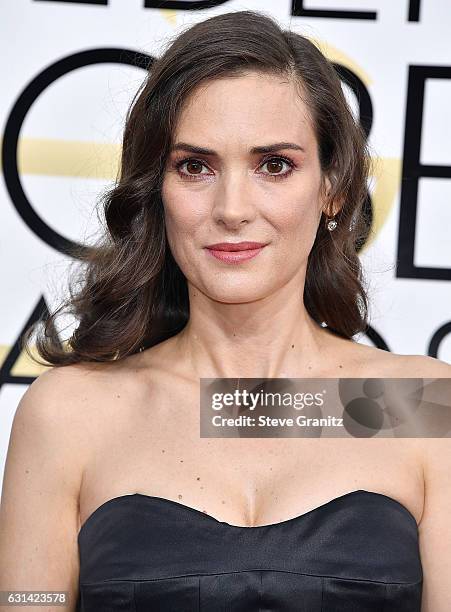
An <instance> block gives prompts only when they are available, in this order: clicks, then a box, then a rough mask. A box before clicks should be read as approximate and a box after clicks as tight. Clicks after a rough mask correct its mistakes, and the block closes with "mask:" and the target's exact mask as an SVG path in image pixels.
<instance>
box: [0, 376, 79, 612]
mask: <svg viewBox="0 0 451 612" xmlns="http://www.w3.org/2000/svg"><path fill="white" fill-rule="evenodd" d="M76 377H77V374H76V373H75V371H74V370H72V369H71V368H70V367H68V368H52V369H50V370H48V371H46V372H45V373H44V374H41V375H40V376H39V377H38V378H37V379H35V380H34V381H33V383H32V384H31V385H30V387H29V388H28V389H27V390H26V392H25V393H24V395H23V397H22V399H21V401H20V402H19V405H18V407H17V409H16V413H15V416H14V419H13V424H12V428H11V435H10V439H9V445H8V451H7V456H6V464H5V472H4V479H3V487H2V496H1V505H0V559H1V560H2V563H1V566H0V590H3V591H6V590H8V591H11V590H53V591H68V592H69V607H68V608H65V609H69V610H75V604H76V597H77V596H78V574H79V561H78V548H77V533H78V521H79V513H78V500H79V492H80V485H81V477H82V467H81V463H82V462H81V457H80V455H82V454H83V453H81V452H80V451H81V449H80V444H81V431H82V427H81V423H80V420H81V419H80V411H78V412H77V410H76V409H74V406H75V408H76V404H75V402H74V393H75V389H76V384H75V383H76ZM71 408H72V410H71ZM32 609H33V610H34V609H36V610H38V609H39V610H40V611H41V612H42V611H43V610H44V609H47V607H45V608H43V607H42V606H40V607H39V608H38V607H32ZM48 609H49V610H50V609H51V610H56V609H58V608H56V607H55V606H52V607H49V608H48Z"/></svg>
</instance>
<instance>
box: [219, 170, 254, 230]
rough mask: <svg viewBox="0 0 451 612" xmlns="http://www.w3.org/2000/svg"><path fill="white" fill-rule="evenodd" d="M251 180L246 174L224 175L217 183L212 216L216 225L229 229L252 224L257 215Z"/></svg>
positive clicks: (236, 172) (238, 172)
mask: <svg viewBox="0 0 451 612" xmlns="http://www.w3.org/2000/svg"><path fill="white" fill-rule="evenodd" d="M251 182H252V181H251V179H250V177H248V176H247V174H246V173H245V172H243V171H242V170H241V171H240V170H239V169H237V170H236V171H235V172H229V173H224V174H223V176H222V178H221V180H220V181H218V183H217V192H216V194H215V198H214V203H213V210H212V215H213V219H214V221H215V223H219V224H223V225H225V226H226V227H228V228H234V227H238V226H240V225H241V224H243V223H249V222H251V221H252V220H253V219H254V218H255V216H256V213H257V209H256V206H255V194H253V193H252V186H251Z"/></svg>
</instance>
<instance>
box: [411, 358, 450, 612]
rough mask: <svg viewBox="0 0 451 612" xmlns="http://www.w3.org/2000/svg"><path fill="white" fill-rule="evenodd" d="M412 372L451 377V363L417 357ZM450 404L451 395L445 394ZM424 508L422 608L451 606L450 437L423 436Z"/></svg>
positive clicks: (441, 611)
mask: <svg viewBox="0 0 451 612" xmlns="http://www.w3.org/2000/svg"><path fill="white" fill-rule="evenodd" d="M414 366H415V367H414V368H413V371H412V372H411V374H410V375H411V376H416V375H420V376H421V377H423V378H449V379H450V381H449V387H448V386H447V387H446V388H447V389H448V388H449V389H450V391H451V366H450V365H449V364H448V363H446V362H444V361H441V360H439V359H435V358H432V357H422V358H416V359H415V364H414ZM444 404H446V405H447V406H450V405H451V395H450V397H448V398H446V399H445V398H444ZM421 448H422V455H423V470H424V491H425V495H424V508H423V514H422V517H421V520H420V524H419V528H418V531H419V542H420V554H421V563H422V566H423V597H422V607H421V610H422V612H449V610H451V520H450V516H451V438H450V437H448V438H425V439H423V440H421Z"/></svg>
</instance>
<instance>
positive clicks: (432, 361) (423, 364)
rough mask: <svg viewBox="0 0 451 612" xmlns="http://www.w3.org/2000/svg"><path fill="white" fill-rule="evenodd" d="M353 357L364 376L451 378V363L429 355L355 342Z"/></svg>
mask: <svg viewBox="0 0 451 612" xmlns="http://www.w3.org/2000/svg"><path fill="white" fill-rule="evenodd" d="M353 357H354V360H355V362H356V364H360V368H359V370H360V371H361V372H362V375H364V376H372V377H377V376H380V377H388V378H410V377H412V378H417V377H420V378H451V364H449V363H447V362H445V361H442V360H440V359H436V358H435V357H430V356H428V355H403V354H400V353H392V352H390V351H385V350H383V349H379V348H377V347H373V346H367V345H365V344H359V343H355V345H354V349H353Z"/></svg>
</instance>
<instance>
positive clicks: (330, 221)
mask: <svg viewBox="0 0 451 612" xmlns="http://www.w3.org/2000/svg"><path fill="white" fill-rule="evenodd" d="M326 227H327V229H328V230H329V232H333V231H334V229H335V228H336V227H337V222H336V221H335V218H334V217H332V218H331V219H328V221H327V223H326Z"/></svg>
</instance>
